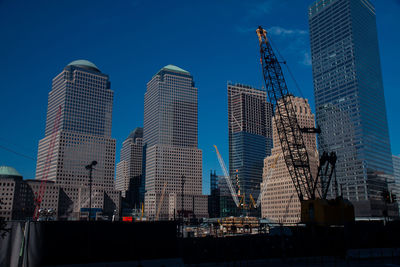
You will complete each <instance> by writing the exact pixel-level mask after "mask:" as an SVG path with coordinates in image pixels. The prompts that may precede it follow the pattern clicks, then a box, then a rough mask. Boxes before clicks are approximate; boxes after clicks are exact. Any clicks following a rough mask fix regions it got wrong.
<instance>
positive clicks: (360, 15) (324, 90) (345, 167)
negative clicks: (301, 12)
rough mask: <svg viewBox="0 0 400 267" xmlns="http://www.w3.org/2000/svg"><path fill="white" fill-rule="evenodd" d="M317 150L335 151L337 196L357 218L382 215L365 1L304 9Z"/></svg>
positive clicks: (386, 168)
mask: <svg viewBox="0 0 400 267" xmlns="http://www.w3.org/2000/svg"><path fill="white" fill-rule="evenodd" d="M309 27H310V43H311V53H312V69H313V81H314V94H315V105H316V119H317V124H318V125H319V126H320V127H321V130H322V134H321V135H320V137H319V140H318V142H319V149H320V150H327V151H335V152H336V153H337V156H338V160H337V165H336V168H337V178H338V181H339V184H340V186H341V188H342V194H343V195H344V196H345V197H346V198H348V199H350V200H351V201H353V203H354V205H355V208H356V216H381V213H382V212H381V210H380V207H381V206H380V205H379V204H376V205H375V204H373V202H374V201H378V202H379V201H381V192H382V191H383V190H384V189H385V188H387V183H388V182H389V180H392V179H393V176H392V175H393V165H392V159H391V149H390V140H389V134H388V124H387V118H386V107H385V99H384V92H383V84H382V74H381V66H380V58H379V49H378V38H377V30H376V21H375V9H374V7H373V6H372V4H371V3H370V2H369V1H368V0H319V1H317V2H315V3H314V4H313V5H312V6H310V7H309Z"/></svg>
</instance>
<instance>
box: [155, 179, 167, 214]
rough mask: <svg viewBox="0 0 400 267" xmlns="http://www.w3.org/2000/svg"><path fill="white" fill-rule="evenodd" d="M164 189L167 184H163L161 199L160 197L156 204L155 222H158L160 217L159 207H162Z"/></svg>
mask: <svg viewBox="0 0 400 267" xmlns="http://www.w3.org/2000/svg"><path fill="white" fill-rule="evenodd" d="M166 187H167V182H165V183H164V186H163V188H162V189H161V197H160V201H159V202H158V207H157V213H156V221H158V219H159V217H160V211H161V206H162V204H163V201H164V196H165V188H166Z"/></svg>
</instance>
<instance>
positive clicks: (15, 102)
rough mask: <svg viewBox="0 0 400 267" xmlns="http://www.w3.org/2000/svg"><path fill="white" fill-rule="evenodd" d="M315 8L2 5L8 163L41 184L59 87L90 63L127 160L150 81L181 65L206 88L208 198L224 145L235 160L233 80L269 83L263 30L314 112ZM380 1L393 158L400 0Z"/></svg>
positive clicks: (0, 67) (0, 50) (202, 132)
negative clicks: (63, 77)
mask: <svg viewBox="0 0 400 267" xmlns="http://www.w3.org/2000/svg"><path fill="white" fill-rule="evenodd" d="M312 2H313V1H311V0H306V1H300V0H286V1H284V0H280V1H279V0H264V1H241V0H237V1H235V0H231V1H228V0H220V1H211V0H210V1H206V0H205V1H140V0H131V1H101V0H99V1H87V0H86V1H85V0H79V1H75V0H70V1H52V0H48V1H42V0H36V1H19V0H0V25H1V27H0V36H1V42H0V63H1V64H0V81H1V83H0V84H1V87H0V89H1V105H0V114H1V124H0V125H1V128H0V129H1V130H0V165H10V166H14V167H15V168H16V169H17V170H18V171H19V172H20V173H21V174H22V175H23V176H24V178H34V176H35V168H36V161H35V158H36V154H37V145H38V141H39V140H40V139H41V138H43V137H44V128H45V119H46V109H47V95H48V92H49V91H50V90H51V80H52V78H53V77H54V76H56V75H57V74H58V73H60V72H61V71H62V69H63V68H64V67H65V66H66V65H67V64H68V63H69V62H71V61H73V60H76V59H87V60H90V61H92V62H93V63H95V64H96V65H97V66H98V67H99V68H100V69H101V70H102V72H104V73H107V74H109V75H110V79H111V87H112V89H113V90H114V109H113V132H112V136H113V138H115V139H116V140H117V161H118V160H119V151H120V148H121V144H122V142H123V140H124V139H125V138H126V137H127V136H128V135H129V133H130V131H131V130H133V129H134V128H135V127H137V126H142V125H143V98H144V93H145V91H146V83H147V82H148V81H149V80H150V79H151V77H152V76H153V75H154V74H155V73H156V72H157V71H158V70H159V69H160V68H162V67H163V66H165V65H167V64H174V65H177V66H179V67H181V68H183V69H185V70H188V71H189V72H191V74H192V75H193V77H194V80H195V83H196V86H197V87H198V89H199V148H200V149H202V150H203V189H204V192H205V193H207V192H208V186H209V171H210V170H211V169H216V170H217V172H218V173H222V171H221V169H220V167H219V164H218V160H217V157H216V155H215V151H214V149H213V145H214V144H216V145H217V146H218V147H219V149H220V151H221V153H222V156H223V157H224V159H225V161H226V162H228V120H227V89H226V84H227V81H232V82H238V83H243V84H249V85H252V86H255V87H261V86H262V84H263V80H262V74H261V68H260V64H259V48H258V40H257V37H256V34H255V29H256V28H257V26H258V25H262V26H264V27H265V28H267V29H268V30H269V33H270V36H271V38H272V40H273V41H274V43H275V46H276V47H278V49H279V51H280V53H281V54H282V55H283V56H284V57H285V59H286V60H287V62H288V64H289V66H290V68H291V70H292V72H293V73H294V75H295V77H296V80H297V81H298V83H299V85H300V88H301V91H302V94H303V95H304V97H306V98H309V100H310V103H311V105H312V108H313V109H314V106H313V105H314V101H313V85H312V73H311V65H310V63H311V62H310V48H309V37H308V20H307V7H308V6H309V5H310V4H311V3H312ZM372 3H373V4H374V5H375V7H376V13H377V26H378V38H379V46H380V53H381V64H382V72H383V81H384V88H385V98H386V107H387V114H388V120H389V131H390V138H391V146H392V153H393V154H396V155H398V154H400V141H399V140H398V138H397V137H398V133H399V131H400V123H399V122H400V119H399V116H398V114H399V112H398V110H399V109H398V102H399V101H398V99H400V90H399V83H398V77H399V76H400V70H399V67H398V62H400V52H399V50H398V46H399V44H400V35H399V34H398V33H399V30H398V28H399V26H400V16H399V14H400V1H399V0H385V1H377V0H375V1H372ZM287 81H288V85H289V90H291V91H292V92H293V93H294V94H296V95H299V92H298V91H297V90H296V89H295V87H294V86H293V82H292V81H291V80H290V79H289V77H287ZM7 149H11V150H12V151H14V152H17V153H19V154H20V155H17V154H15V153H13V152H11V151H10V150H7Z"/></svg>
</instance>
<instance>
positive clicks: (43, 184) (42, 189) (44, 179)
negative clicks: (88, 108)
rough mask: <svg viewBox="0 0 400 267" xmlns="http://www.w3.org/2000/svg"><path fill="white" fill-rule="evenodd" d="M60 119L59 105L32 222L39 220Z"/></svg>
mask: <svg viewBox="0 0 400 267" xmlns="http://www.w3.org/2000/svg"><path fill="white" fill-rule="evenodd" d="M60 118H61V105H60V106H59V107H58V111H57V115H56V120H55V122H54V127H53V132H52V134H51V140H50V144H49V147H48V149H47V155H46V162H45V164H44V166H43V170H42V173H43V174H42V179H41V183H40V186H39V190H38V191H37V192H36V196H35V211H34V212H33V220H34V221H35V220H37V219H38V218H39V209H40V204H41V203H42V200H43V196H44V193H45V191H46V182H47V176H48V175H49V170H50V166H51V161H52V159H53V151H54V146H55V143H56V139H57V132H58V128H59V126H60Z"/></svg>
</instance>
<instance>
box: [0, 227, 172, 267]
mask: <svg viewBox="0 0 400 267" xmlns="http://www.w3.org/2000/svg"><path fill="white" fill-rule="evenodd" d="M12 228H13V230H12V232H11V233H10V234H9V235H8V237H6V238H5V239H3V240H1V239H0V246H1V247H0V266H12V265H14V266H18V265H15V264H18V263H19V264H21V263H22V262H23V263H24V266H29V267H35V266H42V265H62V264H73V263H88V262H92V263H93V262H110V261H134V260H146V259H160V258H177V256H178V249H177V247H178V243H177V238H176V224H175V223H174V222H146V223H123V222H99V221H97V222H87V221H76V222H68V221H65V222H63V221H57V222H29V223H26V224H23V223H13V225H12ZM24 232H25V235H24V234H23V233H24ZM24 236H25V239H24ZM23 239H24V240H23ZM22 242H23V243H24V244H22ZM21 247H23V251H22V253H20V250H21V249H20V248H21ZM6 255H8V260H7V256H6ZM16 257H17V258H16Z"/></svg>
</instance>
